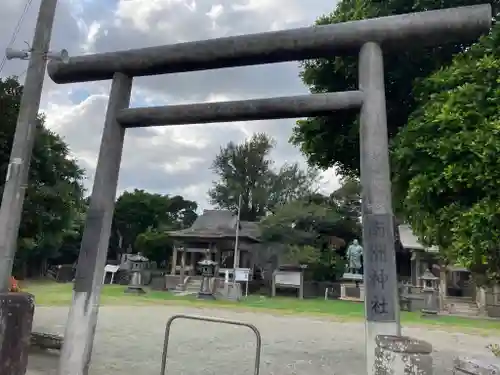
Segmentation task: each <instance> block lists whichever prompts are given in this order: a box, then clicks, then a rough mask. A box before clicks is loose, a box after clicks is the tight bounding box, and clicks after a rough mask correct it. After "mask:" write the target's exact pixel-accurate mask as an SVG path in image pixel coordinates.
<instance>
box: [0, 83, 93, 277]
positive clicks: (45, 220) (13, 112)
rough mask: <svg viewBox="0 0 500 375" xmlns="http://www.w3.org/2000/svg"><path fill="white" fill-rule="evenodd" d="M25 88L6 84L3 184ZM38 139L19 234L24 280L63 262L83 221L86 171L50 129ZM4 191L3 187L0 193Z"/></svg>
mask: <svg viewBox="0 0 500 375" xmlns="http://www.w3.org/2000/svg"><path fill="white" fill-rule="evenodd" d="M22 91H23V87H22V86H21V85H20V84H19V82H18V81H17V79H16V78H6V79H3V80H2V79H0V108H1V109H2V113H1V114H0V179H2V181H5V176H6V173H7V168H8V164H9V158H10V151H11V148H12V142H13V138H14V132H15V127H16V121H17V115H18V112H19V105H20V100H21V95H22ZM35 126H36V131H37V136H36V140H35V145H34V149H33V155H32V159H31V167H30V173H29V179H28V187H27V190H26V198H25V201H24V206H23V215H22V219H21V225H20V230H19V241H18V249H17V252H16V258H15V265H14V267H15V268H16V269H17V271H18V273H20V274H21V276H28V275H30V274H32V275H38V274H39V273H40V272H42V271H43V268H44V266H45V264H46V262H47V260H48V259H51V258H54V257H57V256H58V255H59V250H60V248H61V245H62V243H63V240H64V238H65V236H66V235H67V233H68V232H69V231H71V230H72V228H73V226H74V225H75V220H76V221H77V220H78V219H79V216H80V213H81V210H82V205H83V193H84V190H83V186H82V178H83V170H82V169H80V168H79V167H78V165H77V163H76V162H75V160H74V159H73V158H72V157H71V156H70V151H69V149H68V146H67V144H66V143H65V142H64V141H63V140H62V139H61V138H60V137H59V136H58V135H57V134H55V133H53V132H51V131H50V130H48V129H47V128H45V127H44V118H43V116H39V118H38V122H37V124H36V125H35ZM2 190H3V186H2V187H1V188H0V193H1V192H2Z"/></svg>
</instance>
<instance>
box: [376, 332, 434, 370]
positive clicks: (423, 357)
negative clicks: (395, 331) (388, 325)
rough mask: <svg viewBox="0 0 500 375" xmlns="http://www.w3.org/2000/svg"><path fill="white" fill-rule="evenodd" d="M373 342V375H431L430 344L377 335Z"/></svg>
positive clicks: (404, 338)
mask: <svg viewBox="0 0 500 375" xmlns="http://www.w3.org/2000/svg"><path fill="white" fill-rule="evenodd" d="M375 341H376V345H377V347H376V349H375V366H374V374H375V375H432V356H431V354H432V346H431V344H429V343H427V342H425V341H420V340H415V339H412V338H410V337H405V336H387V335H379V336H377V337H376V340H375Z"/></svg>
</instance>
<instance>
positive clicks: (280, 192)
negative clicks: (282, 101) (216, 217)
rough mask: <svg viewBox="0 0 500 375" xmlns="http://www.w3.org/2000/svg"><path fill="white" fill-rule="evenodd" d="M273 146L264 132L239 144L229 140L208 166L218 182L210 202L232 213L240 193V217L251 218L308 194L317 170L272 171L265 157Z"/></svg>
mask: <svg viewBox="0 0 500 375" xmlns="http://www.w3.org/2000/svg"><path fill="white" fill-rule="evenodd" d="M273 147H274V141H273V140H272V139H271V138H269V137H268V136H267V135H266V134H255V135H254V136H253V137H252V138H250V139H249V140H247V141H246V142H244V143H243V144H239V145H238V144H235V143H233V142H229V143H228V144H227V146H226V147H224V148H221V150H220V153H219V154H218V155H217V156H216V158H215V160H214V162H213V165H212V169H213V171H214V172H215V173H216V174H217V175H218V176H219V181H217V182H214V185H213V188H212V189H210V190H209V192H208V195H209V197H210V200H211V203H212V204H214V205H217V207H218V208H222V209H229V210H231V211H233V212H236V211H237V210H238V200H239V196H240V194H241V196H242V208H241V219H242V220H248V221H255V220H258V219H260V218H261V217H263V216H265V215H266V214H267V213H268V212H272V211H273V210H274V208H275V207H277V206H279V205H281V204H284V203H286V202H289V201H291V200H293V199H297V198H299V197H302V196H305V195H307V194H310V193H311V191H312V189H313V187H314V185H315V184H314V183H315V182H316V180H317V172H316V171H315V170H313V169H310V170H307V171H303V170H301V169H300V168H299V166H298V164H285V165H283V166H282V167H281V168H279V169H278V170H277V171H276V170H274V169H273V162H272V161H271V160H270V158H269V154H270V152H271V151H272V149H273Z"/></svg>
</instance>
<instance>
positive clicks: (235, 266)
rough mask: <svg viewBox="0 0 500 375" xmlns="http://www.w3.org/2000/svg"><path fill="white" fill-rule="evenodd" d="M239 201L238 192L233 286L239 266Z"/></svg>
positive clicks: (240, 199)
mask: <svg viewBox="0 0 500 375" xmlns="http://www.w3.org/2000/svg"><path fill="white" fill-rule="evenodd" d="M241 201H242V196H241V194H240V196H239V198H238V216H237V218H236V235H235V238H234V259H233V261H234V262H233V286H234V285H235V284H236V268H239V266H240V249H239V238H240V217H241Z"/></svg>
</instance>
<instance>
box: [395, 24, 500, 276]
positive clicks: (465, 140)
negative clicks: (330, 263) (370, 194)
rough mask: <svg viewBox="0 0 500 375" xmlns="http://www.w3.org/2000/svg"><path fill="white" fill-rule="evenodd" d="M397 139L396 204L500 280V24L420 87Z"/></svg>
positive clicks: (447, 247)
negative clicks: (415, 102)
mask: <svg viewBox="0 0 500 375" xmlns="http://www.w3.org/2000/svg"><path fill="white" fill-rule="evenodd" d="M414 93H415V97H416V98H417V104H418V105H419V107H418V109H417V110H416V111H415V112H414V113H413V114H412V115H411V117H410V121H409V123H408V125H407V127H406V128H404V129H403V130H402V131H401V132H400V134H399V135H398V137H397V138H396V139H395V147H394V152H393V155H392V156H393V161H394V166H395V169H396V170H397V171H398V173H396V174H395V180H394V188H395V194H396V197H397V199H396V202H402V207H401V209H402V210H403V212H404V213H405V215H406V217H407V218H408V219H409V222H410V224H411V225H412V227H413V229H414V230H415V232H416V233H417V234H418V235H419V236H420V238H421V239H423V240H424V241H426V242H428V243H431V244H437V245H439V246H440V248H441V249H442V251H443V254H444V255H445V257H446V258H447V259H448V260H450V261H452V262H459V263H461V264H463V265H465V266H467V267H470V268H471V269H472V270H476V271H480V272H481V273H483V274H484V273H485V272H486V273H487V276H488V278H489V279H490V280H491V279H496V280H499V279H500V275H499V274H498V269H499V266H500V255H499V250H500V189H499V181H500V28H499V27H498V26H495V28H494V29H493V31H492V33H491V34H490V35H489V36H488V37H484V38H483V39H482V41H481V42H480V43H477V44H475V45H473V46H472V47H471V48H470V49H469V50H467V52H465V53H462V54H459V55H457V56H456V57H455V58H454V60H453V63H452V64H451V66H450V67H447V68H443V69H441V70H439V71H438V72H436V73H435V74H433V75H432V76H430V77H429V78H428V79H426V80H424V81H423V82H421V83H420V84H419V85H417V86H416V88H415V91H414Z"/></svg>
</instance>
